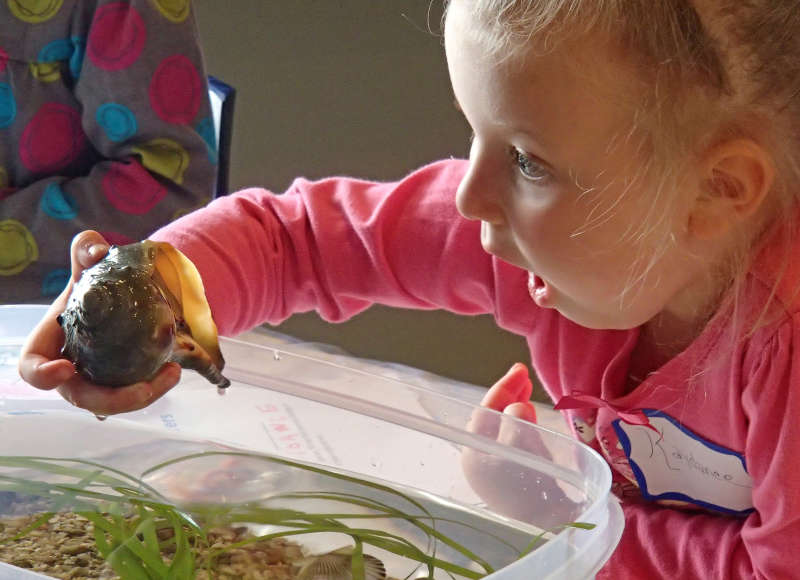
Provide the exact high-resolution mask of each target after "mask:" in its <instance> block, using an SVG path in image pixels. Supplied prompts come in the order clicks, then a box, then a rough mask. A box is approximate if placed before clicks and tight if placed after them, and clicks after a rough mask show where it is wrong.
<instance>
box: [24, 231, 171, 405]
mask: <svg viewBox="0 0 800 580" xmlns="http://www.w3.org/2000/svg"><path fill="white" fill-rule="evenodd" d="M107 252H108V243H107V242H106V241H105V239H103V237H102V236H101V235H100V234H99V233H97V232H95V231H91V230H87V231H84V232H81V233H80V234H78V235H77V236H75V238H73V240H72V247H71V250H70V255H71V257H72V277H71V278H70V281H69V283H68V284H67V287H66V288H65V289H64V291H63V292H62V293H61V294H60V295H59V296H58V298H56V299H55V301H54V302H53V304H51V305H50V308H49V309H48V310H47V313H46V314H45V316H44V318H42V320H41V321H40V322H39V324H37V325H36V328H34V329H33V331H32V332H31V334H30V335H29V336H28V339H27V340H26V341H25V345H24V346H23V347H22V353H21V356H20V360H19V374H20V376H21V377H22V378H23V380H25V381H26V382H27V383H29V384H31V385H33V386H34V387H36V388H37V389H44V390H50V389H57V390H58V392H59V393H60V394H61V396H62V397H64V398H65V399H66V400H67V401H69V402H70V403H72V404H73V405H75V406H76V407H80V408H82V409H87V410H89V411H91V412H93V413H94V414H96V415H98V416H99V417H105V416H106V415H113V414H116V413H125V412H128V411H135V410H137V409H141V408H143V407H146V406H147V405H149V404H150V403H152V402H153V401H155V400H156V399H158V398H159V397H161V396H162V395H163V394H164V393H166V392H167V391H168V390H170V389H171V388H172V387H174V386H175V385H176V384H177V382H178V380H179V379H180V366H179V365H178V364H177V363H168V364H166V365H164V367H163V368H162V369H161V370H160V371H159V373H158V375H156V377H155V378H154V379H153V380H152V381H148V382H140V383H136V384H133V385H129V386H126V387H116V388H111V387H103V386H100V385H95V384H93V383H90V382H89V381H87V380H86V379H84V378H83V377H82V376H81V375H79V374H78V373H77V372H76V371H75V366H74V365H73V364H72V363H71V362H70V361H68V360H67V359H65V358H62V357H61V348H62V347H63V345H64V332H63V331H62V330H61V326H60V325H59V324H58V321H57V320H56V319H57V317H58V315H59V314H61V313H62V312H63V311H64V308H65V307H66V304H67V299H68V298H69V295H70V292H72V286H73V285H74V284H75V282H76V281H77V280H78V279H79V278H80V275H81V273H82V272H83V270H85V269H86V268H88V267H90V266H92V265H94V264H95V263H96V262H98V261H99V260H101V259H102V258H103V256H105V255H106V253H107Z"/></svg>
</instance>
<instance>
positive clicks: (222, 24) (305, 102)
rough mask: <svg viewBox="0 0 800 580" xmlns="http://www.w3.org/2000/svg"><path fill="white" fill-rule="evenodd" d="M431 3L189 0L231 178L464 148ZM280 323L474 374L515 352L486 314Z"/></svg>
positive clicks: (481, 377)
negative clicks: (224, 122) (221, 104)
mask: <svg viewBox="0 0 800 580" xmlns="http://www.w3.org/2000/svg"><path fill="white" fill-rule="evenodd" d="M439 5H440V3H439V2H438V0H402V1H399V0H397V1H395V0H290V1H273V0H231V1H230V2H221V1H220V0H195V7H196V12H197V19H198V26H199V28H200V35H201V38H202V41H203V45H204V49H205V53H206V64H207V67H208V70H209V72H210V73H211V74H213V75H215V76H218V77H220V78H222V79H223V80H225V81H226V82H228V83H230V84H232V85H234V86H235V87H236V88H237V90H238V95H237V101H236V118H235V129H234V139H233V149H232V154H231V163H232V167H231V176H230V177H231V188H233V189H238V188H243V187H247V186H252V185H258V186H264V187H268V188H270V189H273V190H275V191H283V189H285V188H286V186H287V185H288V184H289V183H290V182H291V180H292V178H294V177H296V176H300V175H302V176H304V177H308V178H318V177H324V176H328V175H334V174H347V175H353V176H358V177H365V178H372V179H396V178H399V177H401V176H403V175H404V174H406V173H407V172H408V171H410V170H412V169H414V168H415V167H417V166H419V165H421V164H423V163H426V162H429V161H433V160H435V159H439V158H443V157H447V156H451V155H454V156H464V155H466V153H467V147H468V145H467V142H468V137H469V130H468V128H467V126H466V124H465V123H464V121H463V119H462V118H461V116H460V115H459V113H457V112H456V111H455V109H454V107H453V98H452V94H451V92H450V87H449V84H448V80H447V68H446V63H445V60H444V55H443V49H442V42H441V37H440V35H439V18H440V8H439ZM429 21H430V30H429ZM279 330H281V331H283V332H286V333H288V334H292V335H295V336H298V337H300V338H303V339H307V340H321V341H325V342H329V343H333V344H337V345H340V346H342V347H344V348H345V349H347V350H349V351H350V352H352V353H354V354H356V355H359V356H366V357H372V358H378V359H382V360H393V361H398V362H402V363H406V364H410V365H413V366H417V367H420V368H423V369H427V370H431V371H433V372H437V373H440V374H443V375H446V376H451V377H454V378H457V379H461V380H465V381H468V382H473V383H477V384H489V383H491V382H492V381H493V380H494V379H495V378H497V377H498V376H500V375H502V374H503V372H505V370H506V369H508V367H509V366H510V365H511V364H512V363H513V362H515V361H523V362H528V355H527V350H526V348H525V345H524V341H522V339H520V338H519V337H516V336H512V335H510V334H508V333H505V332H502V331H500V330H498V329H497V328H496V327H495V326H494V323H493V321H492V319H490V318H489V317H485V316H484V317H471V318H466V317H458V316H454V315H451V314H448V313H445V312H412V311H397V310H391V309H388V308H383V307H373V308H372V309H370V310H369V311H367V312H366V313H364V314H362V315H360V316H358V317H356V318H355V319H353V320H351V321H349V322H346V323H344V324H339V325H329V324H326V323H324V322H322V321H321V320H320V319H319V318H318V317H317V316H316V315H300V316H296V317H294V318H292V319H291V320H290V321H288V322H287V323H285V324H284V325H282V326H281V327H279Z"/></svg>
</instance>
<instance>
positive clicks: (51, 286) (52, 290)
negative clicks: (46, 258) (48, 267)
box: [42, 269, 70, 296]
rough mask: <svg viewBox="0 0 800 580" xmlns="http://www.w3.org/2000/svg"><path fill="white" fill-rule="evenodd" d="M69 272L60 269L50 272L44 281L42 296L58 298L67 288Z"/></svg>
mask: <svg viewBox="0 0 800 580" xmlns="http://www.w3.org/2000/svg"><path fill="white" fill-rule="evenodd" d="M69 276H70V273H69V270H64V269H58V270H53V271H51V272H49V273H48V274H47V275H46V276H45V277H44V279H43V280H42V296H58V295H59V294H61V291H62V290H63V289H64V288H66V287H67V283H68V282H69Z"/></svg>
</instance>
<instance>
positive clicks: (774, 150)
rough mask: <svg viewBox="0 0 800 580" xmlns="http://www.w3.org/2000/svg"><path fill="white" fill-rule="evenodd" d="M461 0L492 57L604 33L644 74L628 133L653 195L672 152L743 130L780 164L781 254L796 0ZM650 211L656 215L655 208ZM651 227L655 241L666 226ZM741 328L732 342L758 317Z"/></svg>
mask: <svg viewBox="0 0 800 580" xmlns="http://www.w3.org/2000/svg"><path fill="white" fill-rule="evenodd" d="M465 1H468V2H469V9H470V10H471V12H472V14H473V16H474V18H475V19H476V22H478V23H480V26H478V27H477V29H478V30H476V31H475V33H476V34H480V35H481V36H480V38H481V40H482V41H483V44H484V46H485V47H486V49H487V51H489V52H490V53H493V54H495V55H496V56H497V57H498V58H506V57H508V56H509V55H514V54H524V53H526V52H527V51H528V50H530V49H531V46H532V45H533V44H535V45H536V46H537V47H538V48H539V49H541V48H545V49H546V48H547V47H549V46H554V45H555V44H557V43H558V42H561V41H564V40H570V39H580V37H581V36H582V35H592V34H595V33H600V34H602V35H603V36H604V38H609V39H612V42H613V43H614V46H615V47H616V48H618V49H620V50H621V51H622V54H624V55H625V56H626V58H627V60H628V64H630V65H632V66H633V67H634V70H635V72H636V73H637V75H636V76H638V77H639V78H640V79H641V86H642V88H643V93H642V95H636V96H637V98H639V97H641V103H640V110H639V111H638V112H637V115H636V119H637V120H636V123H637V125H638V127H637V130H639V131H641V132H643V133H644V135H645V138H646V139H647V141H648V144H647V151H648V155H649V157H651V158H652V161H651V163H650V166H649V167H648V172H649V173H650V174H651V176H652V175H653V174H657V175H659V178H658V182H659V183H660V186H659V187H658V188H657V189H658V191H659V194H661V193H663V191H662V190H667V189H669V184H670V183H674V182H670V175H669V173H670V171H672V172H675V171H676V168H678V169H679V167H680V160H685V159H687V158H689V157H690V156H691V155H692V154H693V153H696V152H699V151H701V150H702V149H705V148H706V147H707V146H708V145H710V144H712V143H713V142H714V140H720V139H723V138H725V137H731V136H744V137H748V138H752V139H754V140H755V141H756V142H758V143H759V144H761V145H762V146H763V147H764V148H765V149H766V150H768V151H770V153H771V154H772V156H773V159H774V162H775V166H776V170H777V171H776V182H775V184H774V186H773V188H772V191H771V192H770V196H769V198H770V199H769V202H768V203H769V204H771V212H770V216H772V217H771V219H770V221H769V223H768V224H764V227H765V228H766V227H769V230H770V231H771V232H777V233H776V235H781V236H785V241H786V242H787V243H785V244H783V246H784V247H785V248H787V252H788V251H789V248H790V244H789V243H788V242H789V240H791V239H792V238H793V237H794V235H795V225H794V218H795V216H796V210H795V208H796V207H797V206H798V202H800V0H465ZM445 17H446V12H445ZM532 39H533V40H535V43H532V42H531V41H532ZM673 177H674V176H673ZM662 209H663V208H662ZM652 214H653V215H652V217H653V218H654V220H657V219H658V218H657V217H656V215H660V216H662V218H661V219H663V215H664V212H663V211H661V210H656V209H655V208H654V211H653V212H652ZM662 225H666V224H662ZM646 227H648V228H650V229H649V232H648V233H650V234H652V233H653V232H655V231H657V230H659V228H658V227H651V226H646ZM660 230H661V231H662V232H663V234H664V238H663V239H662V240H661V241H660V243H661V244H662V246H663V244H665V243H669V238H668V236H669V230H668V228H666V227H664V228H660ZM762 233H763V230H760V231H759V232H757V234H758V235H753V236H750V237H748V238H747V239H743V240H742V241H741V243H740V245H739V248H737V250H736V252H735V255H734V256H731V258H730V260H728V263H727V264H726V267H725V268H724V270H725V272H724V275H725V276H726V277H728V278H729V279H730V281H731V285H730V291H729V292H728V295H727V296H725V300H724V301H723V303H724V304H727V305H729V306H730V307H731V308H733V309H735V308H736V305H737V303H738V300H737V295H738V293H739V292H740V290H741V288H742V283H743V280H744V278H745V275H746V273H747V271H748V270H749V268H750V261H749V258H750V257H751V256H753V255H754V254H755V253H756V251H757V249H758V248H757V246H758V243H759V240H760V239H763V238H764V237H765V236H763V235H760V234H762ZM639 237H640V238H643V237H644V236H643V235H640V236H639ZM658 245H659V243H656V244H653V245H652V246H651V247H658ZM657 259H658V256H650V257H648V258H645V261H644V263H643V264H639V265H638V266H639V267H640V268H639V269H640V270H644V272H645V273H646V270H647V269H649V264H652V263H654V262H655V261H656V260H657ZM648 260H649V262H648ZM787 260H788V255H787ZM636 277H637V279H642V278H643V274H642V272H641V271H640V272H639V273H637V274H636ZM779 277H780V275H779ZM779 282H780V281H779V280H776V281H775V285H776V288H777V285H778V283H779ZM765 312H766V310H765ZM761 322H763V319H762V320H761ZM749 324H750V328H749V329H741V328H740V329H739V330H738V331H737V332H736V334H737V339H738V338H741V337H743V336H744V335H746V334H748V333H749V331H751V330H753V329H754V328H755V326H756V325H757V323H755V324H752V320H751V323H749Z"/></svg>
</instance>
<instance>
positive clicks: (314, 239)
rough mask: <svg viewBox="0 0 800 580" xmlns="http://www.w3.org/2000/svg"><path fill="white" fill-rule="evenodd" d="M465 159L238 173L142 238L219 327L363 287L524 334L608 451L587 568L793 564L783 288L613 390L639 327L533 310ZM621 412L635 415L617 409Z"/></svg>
mask: <svg viewBox="0 0 800 580" xmlns="http://www.w3.org/2000/svg"><path fill="white" fill-rule="evenodd" d="M465 169H466V163H465V162H463V161H443V162H439V163H435V164H432V165H429V166H427V167H424V168H422V169H421V170H419V171H416V172H414V173H412V174H411V175H409V176H408V177H406V178H405V179H403V180H401V181H399V182H396V183H370V182H365V181H359V180H354V179H346V178H336V179H327V180H322V181H318V182H309V181H306V180H302V179H300V180H297V181H296V182H295V183H294V184H293V185H292V186H291V187H290V189H289V190H288V191H287V192H285V193H284V194H282V195H273V194H271V193H270V192H268V191H265V190H263V189H249V190H245V191H241V192H239V193H237V194H235V195H231V196H228V197H225V198H222V199H219V200H217V201H215V202H213V203H212V204H211V205H210V206H209V207H207V208H205V209H203V210H200V211H197V212H195V213H192V214H190V215H188V216H186V217H184V218H182V219H180V220H178V221H177V222H174V223H173V224H171V225H169V226H166V227H165V228H163V229H161V230H159V231H158V232H157V233H156V234H155V235H154V236H153V239H158V240H164V241H168V242H170V243H172V244H173V245H175V246H176V247H178V248H180V249H181V250H182V251H183V252H184V253H185V254H186V255H187V256H188V257H189V258H190V259H191V260H192V261H193V262H194V263H195V264H196V265H197V267H198V269H199V271H200V274H201V275H202V277H203V280H204V283H205V286H206V294H207V295H208V298H209V301H210V304H211V308H212V312H213V315H214V317H215V319H216V321H217V323H218V325H219V327H220V331H221V333H222V334H226V335H232V334H236V333H238V332H241V331H244V330H246V329H249V328H251V327H253V326H255V325H257V324H261V323H265V322H267V323H272V324H276V323H279V322H281V321H283V320H284V319H286V318H287V317H289V316H290V315H292V314H293V313H296V312H303V311H309V310H312V309H313V310H316V311H317V312H319V314H320V315H321V316H322V317H323V318H325V319H326V320H329V321H333V322H336V321H341V320H344V319H347V318H349V317H351V316H353V315H355V314H357V313H358V312H360V311H362V310H364V309H366V308H368V307H369V306H370V305H371V304H373V303H381V304H387V305H392V306H398V307H404V308H422V309H433V308H442V309H447V310H450V311H453V312H456V313H460V314H468V315H469V314H483V313H490V314H492V315H493V316H494V318H495V319H496V321H497V323H498V324H499V325H500V326H501V327H502V328H505V329H507V330H509V331H511V332H514V333H517V334H520V335H522V336H524V337H525V338H526V339H527V342H528V344H529V346H530V353H531V360H532V364H533V367H534V369H535V371H536V372H537V374H538V376H539V378H540V380H541V381H542V383H543V385H544V387H545V388H546V390H547V391H548V393H549V394H550V395H551V396H552V398H553V400H554V401H556V402H557V401H559V400H561V399H562V397H564V396H567V395H568V396H572V397H574V398H573V404H577V405H582V406H581V408H574V409H571V410H568V411H565V413H566V415H567V418H568V419H569V421H570V422H571V423H572V425H573V428H574V432H575V435H576V436H577V437H580V438H581V439H582V440H583V441H584V442H586V443H587V444H589V445H591V446H593V447H594V448H595V449H597V450H598V451H600V452H601V453H602V454H603V455H604V457H606V459H607V460H608V462H609V464H610V465H611V468H612V472H613V474H614V477H615V492H616V493H617V494H618V495H619V496H620V497H621V498H622V500H623V509H624V510H625V515H626V527H625V532H624V535H623V538H622V540H621V543H620V545H619V547H618V548H617V550H616V552H615V553H614V555H613V556H612V557H611V559H610V561H609V562H608V564H607V565H606V567H605V568H604V569H603V571H602V572H601V573H600V577H608V578H647V577H651V578H662V577H663V578H704V579H706V578H724V579H730V578H740V577H756V578H791V577H796V575H797V573H798V570H800V550H798V549H796V547H797V546H798V542H800V478H798V467H797V465H798V463H797V457H800V420H798V417H800V364H798V363H800V360H798V355H797V354H796V348H797V347H796V345H800V333H799V332H798V331H799V329H800V320H798V309H797V301H796V300H791V299H790V298H788V296H791V293H790V292H788V291H787V292H783V291H779V292H778V295H777V301H778V302H777V304H778V310H777V311H778V312H779V314H778V316H777V317H772V318H770V319H769V320H768V322H767V323H766V324H763V325H761V326H760V327H758V329H757V330H756V331H755V332H754V333H752V334H751V335H750V336H749V337H748V338H747V339H746V340H744V341H743V342H740V343H737V344H731V341H730V340H727V339H728V338H729V337H730V328H729V326H728V324H729V322H728V321H729V319H728V318H726V317H725V316H717V317H716V318H715V319H713V320H712V321H711V322H710V323H709V325H708V327H707V328H706V329H705V331H704V332H703V333H702V334H701V336H699V337H698V338H697V339H696V340H695V341H694V343H693V344H691V345H690V346H689V347H688V348H687V349H686V350H685V351H683V352H682V353H681V354H679V355H678V356H677V357H675V358H674V359H672V360H671V361H669V362H668V363H667V364H665V365H664V366H663V367H662V368H661V369H660V370H659V371H658V372H656V373H654V374H652V375H651V376H649V377H648V378H647V379H646V380H645V381H644V382H642V383H641V384H640V385H639V386H637V387H636V388H635V389H633V390H632V391H629V392H626V386H625V385H626V377H627V375H628V363H629V359H630V355H631V351H632V349H633V347H634V345H635V344H636V341H637V336H638V329H632V330H627V331H618V330H589V329H586V328H582V327H580V326H578V325H576V324H574V323H572V322H570V321H569V320H567V319H565V318H564V317H563V316H561V315H560V314H559V313H558V312H556V311H554V310H545V309H540V308H538V307H537V306H536V305H535V304H534V302H533V301H532V300H531V298H530V295H529V293H528V290H527V272H525V271H523V270H521V269H519V268H517V267H515V266H511V265H509V264H507V263H505V262H503V261H501V260H499V259H496V258H494V257H492V256H490V255H488V254H487V253H485V252H484V251H483V249H482V248H481V245H480V236H479V227H480V226H479V224H478V223H477V222H470V221H467V220H466V219H464V218H462V217H461V216H459V214H458V212H457V210H456V207H455V203H454V196H455V191H456V187H457V185H458V183H459V181H460V179H461V177H462V175H463V174H464V171H465ZM790 274H791V271H790ZM790 277H791V276H790ZM769 280H770V275H769V272H766V273H764V272H761V271H758V272H754V273H753V275H751V276H750V277H749V279H748V281H747V286H746V292H745V295H746V300H745V304H742V305H740V306H741V308H740V311H747V310H748V309H750V310H753V312H756V311H757V310H758V308H760V307H762V306H763V305H764V304H765V303H767V301H768V299H769V297H770V292H771V290H772V284H771V283H770V281H769ZM786 286H787V287H788V285H786ZM631 410H638V411H640V413H643V415H644V416H646V417H647V420H648V421H649V425H641V424H636V422H635V421H630V420H625V417H627V415H626V414H625V412H626V411H631ZM651 427H655V430H653V429H652V428H651ZM656 430H657V431H658V432H656ZM667 505H671V506H672V507H667Z"/></svg>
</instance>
